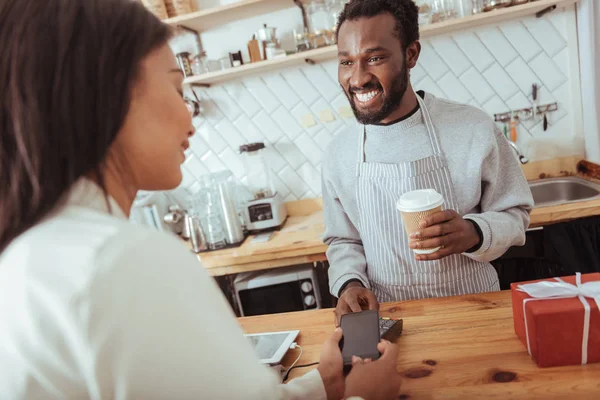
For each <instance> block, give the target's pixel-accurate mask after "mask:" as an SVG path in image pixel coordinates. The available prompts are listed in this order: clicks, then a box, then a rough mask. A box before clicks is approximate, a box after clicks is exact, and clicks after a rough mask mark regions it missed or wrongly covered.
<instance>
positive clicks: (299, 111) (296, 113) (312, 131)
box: [291, 103, 323, 136]
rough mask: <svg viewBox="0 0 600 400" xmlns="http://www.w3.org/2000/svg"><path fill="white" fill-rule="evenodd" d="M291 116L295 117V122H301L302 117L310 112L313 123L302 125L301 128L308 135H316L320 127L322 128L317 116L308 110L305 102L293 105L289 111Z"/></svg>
mask: <svg viewBox="0 0 600 400" xmlns="http://www.w3.org/2000/svg"><path fill="white" fill-rule="evenodd" d="M291 113H292V116H293V117H294V118H295V119H296V122H298V123H299V124H302V118H304V116H306V115H309V114H311V115H312V116H313V119H314V122H315V124H314V125H313V126H310V127H304V128H303V129H304V130H305V131H306V132H308V134H309V135H311V136H314V135H316V134H317V133H318V132H319V131H320V130H321V129H323V125H321V123H320V122H319V118H318V117H317V116H316V115H315V114H314V113H313V112H312V110H310V109H309V108H308V107H307V106H306V104H304V103H300V104H298V105H297V106H296V107H294V108H293V109H292V111H291Z"/></svg>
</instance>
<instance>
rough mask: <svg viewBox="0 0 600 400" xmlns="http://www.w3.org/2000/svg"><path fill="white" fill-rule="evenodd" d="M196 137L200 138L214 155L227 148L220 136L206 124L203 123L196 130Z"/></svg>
mask: <svg viewBox="0 0 600 400" xmlns="http://www.w3.org/2000/svg"><path fill="white" fill-rule="evenodd" d="M196 135H197V136H199V137H200V138H202V139H203V140H204V141H205V142H206V143H208V145H209V147H210V148H211V149H212V151H214V152H215V153H220V152H222V151H223V150H225V148H226V147H227V143H226V142H225V140H223V138H222V137H221V134H220V133H219V132H217V131H216V130H215V128H213V127H212V126H211V125H210V124H209V123H208V122H205V123H203V124H202V125H201V126H200V127H199V128H198V129H197V130H196Z"/></svg>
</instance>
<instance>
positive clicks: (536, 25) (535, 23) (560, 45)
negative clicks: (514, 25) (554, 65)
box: [523, 18, 567, 57]
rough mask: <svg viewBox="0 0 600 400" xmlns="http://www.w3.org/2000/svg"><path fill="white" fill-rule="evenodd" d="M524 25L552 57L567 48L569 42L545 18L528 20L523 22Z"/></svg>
mask: <svg viewBox="0 0 600 400" xmlns="http://www.w3.org/2000/svg"><path fill="white" fill-rule="evenodd" d="M523 23H524V24H525V27H526V28H527V30H528V31H529V32H530V33H531V35H532V36H533V37H534V38H535V40H537V42H538V43H539V44H540V45H541V46H542V49H544V51H545V52H546V54H548V55H549V56H550V57H552V56H554V55H556V54H557V53H558V52H559V51H561V50H562V49H564V48H565V47H567V42H566V41H565V40H564V39H563V37H562V36H561V34H560V33H558V31H557V30H556V28H554V25H552V23H551V22H550V21H549V20H547V19H545V18H527V19H525V20H523Z"/></svg>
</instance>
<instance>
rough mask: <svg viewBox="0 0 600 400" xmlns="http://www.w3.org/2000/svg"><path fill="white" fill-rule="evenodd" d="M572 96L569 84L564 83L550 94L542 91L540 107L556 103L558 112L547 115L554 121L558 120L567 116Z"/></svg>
mask: <svg viewBox="0 0 600 400" xmlns="http://www.w3.org/2000/svg"><path fill="white" fill-rule="evenodd" d="M572 96H573V93H572V92H571V85H570V84H569V82H565V83H564V84H562V85H561V86H559V87H558V89H556V90H554V91H553V92H551V93H550V92H549V91H547V90H542V91H541V92H540V105H542V104H550V103H554V102H556V103H558V110H556V111H553V112H551V113H548V115H552V117H553V118H554V119H556V120H559V119H561V118H563V117H565V116H567V115H568V112H567V110H568V109H569V106H570V105H571V104H572V100H571V99H572Z"/></svg>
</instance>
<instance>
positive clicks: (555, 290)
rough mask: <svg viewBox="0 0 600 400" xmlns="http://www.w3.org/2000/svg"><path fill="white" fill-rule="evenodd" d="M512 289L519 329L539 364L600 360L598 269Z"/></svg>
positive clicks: (515, 318)
mask: <svg viewBox="0 0 600 400" xmlns="http://www.w3.org/2000/svg"><path fill="white" fill-rule="evenodd" d="M589 282H593V283H589ZM586 283H588V284H587V285H586ZM510 289H511V292H512V306H513V319H514V323H515V332H516V334H517V336H519V338H520V339H521V342H523V344H524V345H525V347H526V348H527V350H528V351H529V354H530V355H531V356H532V358H533V360H534V361H535V362H536V363H537V364H538V365H539V366H540V367H556V366H561V365H578V364H587V363H594V362H600V308H599V307H600V273H593V274H585V275H581V274H577V275H576V276H568V277H563V278H553V279H542V280H537V281H530V282H518V283H512V284H511V285H510Z"/></svg>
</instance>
